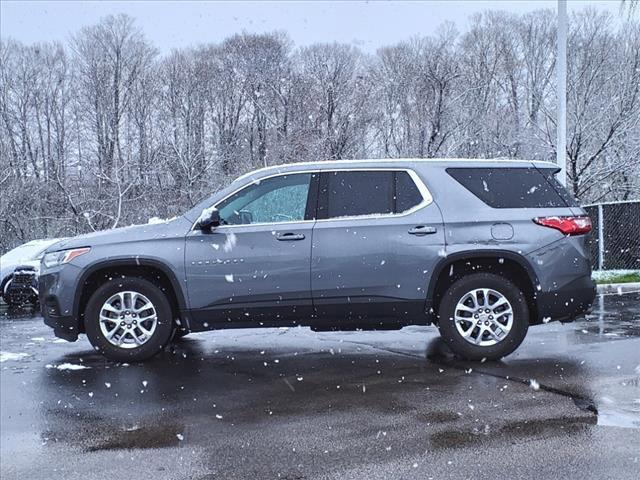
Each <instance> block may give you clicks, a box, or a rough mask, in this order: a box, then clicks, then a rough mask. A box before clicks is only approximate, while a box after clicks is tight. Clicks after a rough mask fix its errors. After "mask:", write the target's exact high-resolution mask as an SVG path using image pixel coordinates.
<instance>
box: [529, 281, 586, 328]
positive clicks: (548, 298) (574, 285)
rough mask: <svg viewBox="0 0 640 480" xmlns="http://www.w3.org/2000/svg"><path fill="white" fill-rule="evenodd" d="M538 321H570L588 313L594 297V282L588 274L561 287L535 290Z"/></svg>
mask: <svg viewBox="0 0 640 480" xmlns="http://www.w3.org/2000/svg"><path fill="white" fill-rule="evenodd" d="M536 297H537V304H538V319H537V320H538V321H537V322H536V323H546V322H548V321H555V320H559V321H564V322H566V321H572V320H574V319H575V318H577V317H580V316H582V315H584V314H585V313H588V312H589V311H590V309H591V305H593V301H594V299H595V297H596V284H595V283H594V281H593V280H591V277H590V276H584V277H579V278H577V279H576V280H574V281H572V282H570V283H567V284H566V285H564V286H562V287H561V288H558V289H555V290H551V291H547V292H537V295H536Z"/></svg>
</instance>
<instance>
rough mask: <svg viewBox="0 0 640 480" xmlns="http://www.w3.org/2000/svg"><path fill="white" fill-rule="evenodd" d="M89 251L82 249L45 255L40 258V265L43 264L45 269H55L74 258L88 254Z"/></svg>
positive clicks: (87, 248)
mask: <svg viewBox="0 0 640 480" xmlns="http://www.w3.org/2000/svg"><path fill="white" fill-rule="evenodd" d="M89 250H91V249H90V248H89V247H83V248H73V249H71V250H61V251H59V252H51V253H47V254H46V255H45V256H44V257H43V258H42V263H44V266H45V267H47V268H51V267H55V266H58V265H62V264H64V263H69V262H70V261H71V260H73V259H74V258H76V257H79V256H80V255H84V254H85V253H87V252H89Z"/></svg>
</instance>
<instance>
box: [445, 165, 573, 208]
mask: <svg viewBox="0 0 640 480" xmlns="http://www.w3.org/2000/svg"><path fill="white" fill-rule="evenodd" d="M447 173H448V174H449V175H451V176H452V177H453V178H455V179H456V180H457V181H458V182H459V183H461V184H462V185H463V186H464V187H465V188H466V189H467V190H469V191H470V192H471V193H473V194H474V195H475V196H476V197H478V198H479V199H480V200H482V201H483V202H484V203H486V204H487V205H489V206H490V207H493V208H545V207H575V206H577V204H576V201H575V200H574V199H573V198H572V197H571V195H569V193H568V192H567V190H566V189H565V188H564V187H563V186H562V185H561V184H560V182H558V180H557V179H556V178H555V176H554V170H553V169H550V168H549V169H537V168H447Z"/></svg>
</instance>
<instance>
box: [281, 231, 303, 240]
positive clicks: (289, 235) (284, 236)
mask: <svg viewBox="0 0 640 480" xmlns="http://www.w3.org/2000/svg"><path fill="white" fill-rule="evenodd" d="M276 238H277V239H278V240H280V241H281V242H287V241H293V240H304V233H293V232H286V233H278V234H277V235H276Z"/></svg>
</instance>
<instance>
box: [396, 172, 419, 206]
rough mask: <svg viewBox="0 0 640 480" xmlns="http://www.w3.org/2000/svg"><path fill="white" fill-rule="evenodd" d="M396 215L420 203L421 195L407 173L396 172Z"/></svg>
mask: <svg viewBox="0 0 640 480" xmlns="http://www.w3.org/2000/svg"><path fill="white" fill-rule="evenodd" d="M395 196H396V208H395V211H396V213H402V212H406V211H407V210H409V209H410V208H413V207H415V206H416V205H418V204H419V203H420V202H422V195H421V194H420V190H418V187H417V186H416V184H415V182H414V181H413V179H412V178H411V176H410V175H409V174H408V173H407V172H396V195H395Z"/></svg>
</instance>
